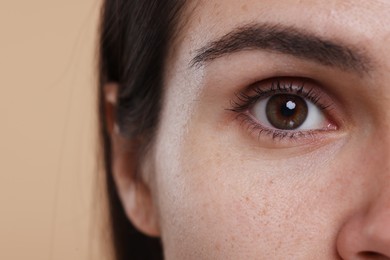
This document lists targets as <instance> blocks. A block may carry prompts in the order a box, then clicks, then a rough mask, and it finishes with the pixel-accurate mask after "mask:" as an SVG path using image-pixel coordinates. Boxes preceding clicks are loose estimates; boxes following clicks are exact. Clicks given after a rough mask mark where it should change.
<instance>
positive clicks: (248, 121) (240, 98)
mask: <svg viewBox="0 0 390 260" xmlns="http://www.w3.org/2000/svg"><path fill="white" fill-rule="evenodd" d="M308 81H309V80H306V79H298V80H296V79H285V78H276V79H271V80H268V81H267V82H257V83H255V84H252V85H251V86H250V87H249V92H251V93H250V94H248V91H243V92H238V93H236V98H235V99H234V100H232V101H231V106H232V108H230V109H228V110H230V111H232V112H235V113H237V116H236V118H237V119H238V120H240V121H241V123H242V124H245V125H247V128H248V130H249V131H250V132H252V133H254V134H255V135H257V137H258V139H260V137H261V136H262V135H266V136H270V137H271V138H272V139H273V140H275V139H277V140H282V139H285V138H289V139H292V140H295V139H298V138H314V137H315V134H316V133H318V132H323V131H326V130H325V129H318V130H306V131H299V130H298V131H288V130H278V129H271V128H268V127H264V126H262V125H261V124H259V123H257V122H256V120H255V119H254V118H253V116H252V115H251V114H249V110H250V109H251V108H252V106H254V105H255V104H256V102H257V101H259V100H261V99H265V98H267V97H270V96H273V95H275V94H294V95H298V96H300V97H303V98H306V99H308V100H309V101H310V102H312V103H313V104H314V105H316V106H318V108H319V109H320V110H321V111H323V112H324V113H325V114H329V113H330V111H331V110H332V109H333V108H332V107H333V104H332V103H330V102H324V101H323V98H322V95H321V93H320V91H319V90H315V88H314V87H313V88H309V89H308V88H307V87H306V85H307V82H308ZM295 82H299V84H297V83H295ZM333 130H335V129H333Z"/></svg>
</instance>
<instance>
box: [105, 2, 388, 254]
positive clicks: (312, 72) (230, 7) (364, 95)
mask: <svg viewBox="0 0 390 260" xmlns="http://www.w3.org/2000/svg"><path fill="white" fill-rule="evenodd" d="M188 10H191V11H188V12H187V13H186V15H185V16H184V17H185V19H186V22H185V23H184V24H185V26H183V27H182V28H180V31H179V34H178V37H177V38H176V39H175V42H174V43H172V48H171V50H170V53H169V56H168V60H167V62H166V72H165V82H164V83H165V84H164V86H165V89H164V98H163V109H162V111H161V118H160V124H159V127H158V131H157V136H156V138H155V141H154V142H153V146H152V148H151V149H150V150H149V153H148V154H147V155H146V157H145V160H144V162H143V164H142V167H141V172H142V176H143V182H142V183H143V184H137V183H134V181H133V179H132V178H131V177H130V176H132V172H134V171H135V169H134V168H135V167H134V164H135V162H134V156H133V155H132V152H131V151H132V149H136V147H137V145H136V142H135V141H129V140H126V139H124V138H122V137H121V135H120V133H119V132H118V131H115V130H114V128H115V127H114V123H112V125H111V126H110V127H111V129H112V131H111V136H112V141H113V147H114V158H115V159H114V163H113V167H114V173H115V176H114V177H115V180H116V183H117V186H118V188H119V193H120V196H121V199H122V202H123V204H124V205H125V208H126V212H127V214H128V216H129V218H130V219H131V221H132V222H133V223H134V224H135V225H136V226H137V227H138V228H139V229H140V230H141V231H143V232H145V233H146V234H149V235H153V236H161V238H162V241H163V247H164V251H165V257H166V259H340V258H342V259H390V160H389V158H390V134H389V131H388V129H389V126H390V112H389V111H390V110H389V104H390V84H389V82H390V73H389V72H390V51H389V47H388V46H390V26H389V24H390V16H389V15H388V14H389V13H390V1H388V0H383V1H377V0H373V1H365V0H353V1H352V0H351V1H349V0H330V1H320V0H318V1H317V0H289V1H287V0H284V1H283V0H280V1H278V0H272V1H271V0H270V1H265V0H262V1H255V0H242V1H236V0H223V1H218V0H207V1H199V2H196V3H194V2H193V3H192V4H191V5H190V7H188ZM183 19H184V18H183ZM253 23H259V24H264V23H267V24H281V25H285V26H294V28H298V29H300V30H304V31H305V32H309V33H310V34H313V35H316V36H318V37H320V38H323V39H327V40H331V41H333V42H337V43H341V44H343V45H347V46H350V47H351V48H353V49H356V50H359V51H360V52H361V53H363V54H364V55H365V57H368V59H369V61H370V62H369V63H370V64H369V69H368V71H367V72H364V73H361V72H360V73H359V72H356V71H353V70H347V69H341V68H339V67H335V66H331V65H324V64H319V63H317V62H315V61H313V60H307V59H301V58H297V57H294V56H292V55H287V54H282V53H278V52H275V51H267V50H245V51H238V52H235V53H233V54H230V55H225V56H223V57H220V58H217V59H215V60H212V61H208V62H206V63H205V64H203V65H201V66H190V65H189V64H190V62H191V60H192V59H193V58H194V56H195V55H196V53H197V50H199V49H200V48H201V47H203V46H205V45H207V44H208V43H209V42H211V41H215V40H217V39H219V38H220V37H222V36H224V35H226V34H227V33H229V32H231V31H232V30H234V29H235V28H237V27H240V26H244V25H246V24H253ZM280 77H288V78H294V79H298V80H299V79H301V78H309V79H311V80H313V82H315V83H313V84H314V87H315V88H316V89H317V90H318V91H319V92H320V93H321V99H322V100H325V101H324V102H330V103H331V104H332V109H331V110H330V111H327V112H324V113H325V115H326V117H327V118H328V119H329V121H330V122H332V124H334V126H335V128H332V129H328V130H325V131H317V132H316V133H315V134H313V135H309V136H306V137H295V138H284V139H280V138H275V139H274V138H272V136H270V135H267V134H260V135H259V133H258V132H255V131H252V130H251V128H250V127H248V125H247V123H245V122H243V120H240V119H239V118H238V117H237V113H235V112H232V111H229V110H228V109H231V108H232V101H233V102H234V101H236V100H237V96H236V93H238V92H242V91H245V90H246V89H248V87H249V86H250V85H251V84H253V83H255V82H266V80H268V79H273V78H280ZM107 103H109V104H111V105H112V106H114V105H115V85H114V86H113V85H110V86H108V87H107ZM134 147H135V148H134Z"/></svg>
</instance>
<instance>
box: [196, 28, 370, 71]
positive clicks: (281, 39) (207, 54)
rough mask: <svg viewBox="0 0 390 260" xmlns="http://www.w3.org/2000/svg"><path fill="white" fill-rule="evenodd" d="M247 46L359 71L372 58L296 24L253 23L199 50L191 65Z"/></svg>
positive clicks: (367, 64)
mask: <svg viewBox="0 0 390 260" xmlns="http://www.w3.org/2000/svg"><path fill="white" fill-rule="evenodd" d="M244 50H268V51H273V52H276V53H282V54H288V55H292V56H294V57H297V58H300V59H306V60H310V61H314V62H317V63H320V64H322V65H325V66H332V67H338V68H340V69H342V70H348V71H354V72H356V73H363V72H368V71H369V69H370V66H369V64H370V62H369V59H368V58H367V57H366V56H364V55H363V54H362V53H361V51H360V50H359V49H356V48H353V47H347V46H345V45H342V44H339V43H336V42H332V41H330V40H327V39H323V38H321V37H318V36H316V35H314V34H311V33H308V32H307V31H304V30H301V29H298V28H296V27H292V26H284V25H270V24H249V25H245V26H243V27H239V28H236V29H234V30H233V31H231V32H230V33H228V34H226V35H225V36H223V37H222V38H220V39H218V40H216V41H213V42H210V43H208V44H206V45H205V46H204V47H202V48H200V49H198V50H197V51H196V56H195V57H194V58H193V59H192V60H191V62H190V66H191V67H200V66H202V65H203V64H204V63H206V62H210V61H212V60H215V59H217V58H220V57H223V56H226V55H228V54H232V53H236V52H239V51H244Z"/></svg>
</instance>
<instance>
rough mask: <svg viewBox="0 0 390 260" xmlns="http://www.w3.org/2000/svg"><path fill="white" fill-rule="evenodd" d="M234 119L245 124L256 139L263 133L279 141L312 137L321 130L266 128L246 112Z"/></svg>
mask: <svg viewBox="0 0 390 260" xmlns="http://www.w3.org/2000/svg"><path fill="white" fill-rule="evenodd" d="M236 120H238V121H240V122H241V124H244V125H246V127H247V130H248V131H249V132H250V133H252V134H254V135H256V136H257V138H258V139H260V138H261V136H263V135H265V136H269V137H271V138H272V140H278V141H281V140H283V139H290V140H294V139H297V138H313V137H314V136H315V133H316V132H318V131H322V130H315V131H287V130H277V129H268V128H266V127H263V126H261V125H260V124H258V123H256V122H255V121H254V120H253V119H252V117H251V115H249V114H248V113H247V112H246V113H240V114H238V115H236Z"/></svg>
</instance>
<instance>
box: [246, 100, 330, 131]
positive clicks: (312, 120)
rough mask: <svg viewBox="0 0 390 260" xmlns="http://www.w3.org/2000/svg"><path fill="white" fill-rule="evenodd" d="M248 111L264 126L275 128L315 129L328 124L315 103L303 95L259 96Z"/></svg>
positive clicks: (286, 129)
mask: <svg viewBox="0 0 390 260" xmlns="http://www.w3.org/2000/svg"><path fill="white" fill-rule="evenodd" d="M249 112H250V113H251V114H252V115H253V117H255V118H256V119H257V120H258V121H259V123H260V124H261V125H263V126H264V127H268V128H274V129H277V130H285V131H288V130H300V131H302V130H316V129H322V128H324V127H326V126H327V125H328V122H327V120H326V117H325V115H324V113H323V112H322V110H321V109H320V108H319V107H318V106H317V105H315V104H314V103H313V102H311V101H310V100H308V99H307V98H305V97H301V96H298V95H292V94H275V95H272V96H270V97H267V98H260V99H259V100H257V102H256V103H255V104H253V106H252V108H251V110H250V111H249Z"/></svg>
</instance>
